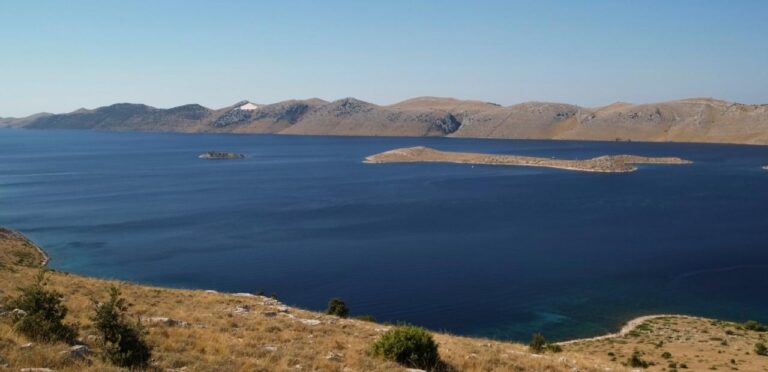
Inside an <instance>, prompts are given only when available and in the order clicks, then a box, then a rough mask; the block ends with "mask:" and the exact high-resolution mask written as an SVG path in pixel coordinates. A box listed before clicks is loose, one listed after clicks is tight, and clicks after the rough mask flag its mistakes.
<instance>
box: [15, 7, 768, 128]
mask: <svg viewBox="0 0 768 372" xmlns="http://www.w3.org/2000/svg"><path fill="white" fill-rule="evenodd" d="M767 68H768V1H765V0H752V1H749V0H741V1H726V0H721V1H717V0H709V1H704V0H700V1H694V0H687V1H686V0H677V1H671V0H659V1H649V0H632V1H630V0H605V1H541V0H537V1H501V0H500V1H446V0H442V1H438V0H434V1H417V0H408V1H405V0H404V1H393V0H387V1H384V0H382V1H378V2H375V3H374V2H373V1H309V0H307V1H191V0H184V1H170V0H166V1H151V0H145V1H117V0H115V1H108V0H107V1H105V0H93V1H78V0H67V1H60V0H59V1H53V0H52V1H34V0H17V1H11V0H2V1H0V116H22V115H27V114H31V113H34V112H39V111H50V112H64V111H71V110H74V109H77V108H79V107H87V108H93V107H96V106H101V105H106V104H111V103H115V102H142V103H147V104H150V105H154V106H158V107H170V106H174V105H180V104H185V103H200V104H203V105H205V106H209V107H221V106H226V105H229V104H232V103H234V102H236V101H239V100H242V99H249V100H252V101H255V102H261V103H270V102H275V101H279V100H284V99H288V98H309V97H320V98H324V99H328V100H333V99H338V98H342V97H347V96H354V97H357V98H360V99H364V100H368V101H372V102H375V103H380V104H388V103H393V102H396V101H399V100H402V99H405V98H410V97H414V96H421V95H434V96H452V97H458V98H472V99H479V100H487V101H493V102H497V103H500V104H505V105H507V104H513V103H518V102H522V101H529V100H540V101H562V102H569V103H576V104H580V105H587V106H597V105H603V104H608V103H611V102H614V101H630V102H651V101H661V100H668V99H675V98H683V97H693V96H711V97H717V98H722V99H727V100H734V101H741V102H745V103H768V69H767Z"/></svg>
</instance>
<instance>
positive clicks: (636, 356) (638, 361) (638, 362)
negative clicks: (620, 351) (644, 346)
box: [627, 351, 650, 368]
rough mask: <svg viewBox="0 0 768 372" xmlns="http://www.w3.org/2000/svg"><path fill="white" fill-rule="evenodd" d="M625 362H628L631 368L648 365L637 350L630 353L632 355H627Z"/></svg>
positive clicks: (646, 366)
mask: <svg viewBox="0 0 768 372" xmlns="http://www.w3.org/2000/svg"><path fill="white" fill-rule="evenodd" d="M627 364H629V366H630V367H632V368H648V366H650V363H648V362H647V361H645V360H643V359H642V358H641V357H640V353H639V352H637V351H635V352H634V353H632V356H631V357H629V361H628V362H627Z"/></svg>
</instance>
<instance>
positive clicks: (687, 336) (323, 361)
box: [0, 229, 768, 371]
mask: <svg viewBox="0 0 768 372" xmlns="http://www.w3.org/2000/svg"><path fill="white" fill-rule="evenodd" d="M45 260H46V257H45V256H44V253H42V251H40V250H38V249H37V248H36V247H35V245H34V244H33V243H31V242H29V241H27V240H26V239H25V238H24V237H23V236H21V235H20V234H16V233H14V232H13V231H10V230H6V229H0V303H1V304H3V306H6V305H5V304H7V303H8V299H9V298H13V297H15V296H17V295H18V287H19V286H26V285H29V284H30V283H32V282H33V281H34V277H35V276H36V275H37V273H38V272H39V270H40V267H39V266H40V264H41V263H43V262H45ZM49 275H50V276H49V284H48V285H47V286H46V287H47V288H50V289H55V290H57V291H59V292H61V293H62V294H63V296H64V297H63V298H64V304H65V305H66V306H67V307H68V309H69V313H68V314H67V318H66V320H67V321H70V322H77V323H79V340H80V341H78V342H75V343H79V344H84V345H87V347H88V349H89V350H90V352H89V353H87V354H86V355H84V357H82V358H80V357H78V358H73V357H72V355H71V353H67V350H69V348H70V345H67V344H64V343H61V342H59V343H50V344H49V343H44V342H33V343H31V341H30V339H28V338H27V337H26V336H24V335H22V334H21V333H20V332H18V331H17V330H16V328H15V326H14V325H13V323H12V321H11V318H10V317H9V316H8V314H10V313H12V312H13V309H9V308H7V307H6V308H0V311H2V312H3V313H5V316H3V317H2V318H0V370H5V369H7V370H16V371H18V370H21V369H23V368H51V369H54V370H57V371H82V370H94V371H109V370H117V368H116V367H113V366H111V365H110V364H109V363H107V362H105V361H103V360H102V359H100V358H99V357H98V355H99V353H100V351H101V350H99V343H98V342H97V338H96V336H95V331H94V326H93V324H92V320H91V319H90V317H91V313H92V312H93V307H92V303H91V299H92V298H96V299H104V298H106V296H107V293H108V290H109V287H111V286H113V285H116V286H119V287H120V288H121V290H122V293H123V296H124V297H125V298H126V299H127V300H128V302H129V303H130V304H131V306H130V310H129V311H130V312H131V314H132V315H134V316H135V317H140V319H142V322H143V323H144V324H145V327H146V329H147V331H148V336H147V340H148V342H149V344H150V345H151V346H152V347H153V348H154V350H153V354H152V359H151V363H150V369H153V370H168V371H170V370H174V371H224V370H226V371H240V370H243V371H273V370H275V371H278V370H322V371H326V370H327V371H391V370H399V369H400V370H402V369H404V367H402V366H400V365H398V364H396V363H394V362H390V361H385V360H383V359H381V358H378V357H374V356H372V355H370V353H369V351H370V349H371V344H372V343H373V342H375V341H376V340H377V339H379V337H381V335H382V334H383V333H384V332H386V331H387V330H388V329H392V328H394V326H392V325H382V324H376V323H373V322H367V321H362V320H352V319H342V318H339V317H335V316H330V315H324V314H320V313H316V312H311V311H305V310H301V309H297V308H291V307H287V306H284V305H282V304H281V303H280V302H278V301H276V300H274V299H270V298H267V297H263V296H258V295H253V294H227V293H217V292H214V291H202V290H179V289H166V288H155V287H149V286H142V285H136V284H129V283H119V282H115V281H109V280H100V279H93V278H87V277H81V276H77V275H71V274H67V273H58V272H54V273H51V274H49ZM434 337H435V340H436V341H437V342H438V344H439V353H440V356H441V358H442V359H443V361H444V362H445V365H444V369H445V370H461V371H465V370H466V371H573V370H578V371H623V370H628V369H630V368H631V367H632V366H631V359H632V358H633V354H634V353H635V352H638V353H639V354H637V355H636V356H635V357H636V359H640V360H642V361H643V362H645V363H648V364H647V367H648V368H649V369H650V370H674V369H673V368H672V367H670V365H671V363H676V365H677V367H675V368H684V367H683V365H685V367H687V368H688V369H689V370H703V369H709V368H711V367H715V368H718V369H737V368H738V369H739V370H743V371H768V367H766V366H768V357H764V356H758V355H755V353H754V352H752V345H753V344H754V343H756V342H758V341H759V340H764V339H765V338H766V333H764V332H763V333H761V332H756V331H750V330H746V329H743V327H739V326H737V325H735V324H732V323H726V322H718V321H712V320H707V319H700V318H686V317H676V316H667V317H663V318H655V319H652V320H649V321H648V322H640V323H639V324H638V326H637V327H630V328H629V330H628V331H627V332H624V333H622V334H619V335H614V336H609V337H605V338H602V339H598V340H584V341H576V342H572V343H566V344H563V345H562V349H563V350H562V351H560V352H554V351H546V352H543V353H542V354H533V353H531V351H530V350H529V348H528V347H527V346H525V345H520V344H516V343H509V342H498V341H492V340H487V339H479V338H467V337H458V336H453V335H449V334H440V333H436V334H434ZM665 352H668V353H671V355H670V356H667V355H666V354H664V353H665Z"/></svg>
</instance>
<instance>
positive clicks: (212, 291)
mask: <svg viewBox="0 0 768 372" xmlns="http://www.w3.org/2000/svg"><path fill="white" fill-rule="evenodd" d="M205 293H219V292H216V291H214V290H213V289H206V290H205Z"/></svg>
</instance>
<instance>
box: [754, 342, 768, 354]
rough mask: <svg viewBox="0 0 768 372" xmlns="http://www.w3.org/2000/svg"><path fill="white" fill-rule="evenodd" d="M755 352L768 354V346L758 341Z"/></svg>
mask: <svg viewBox="0 0 768 372" xmlns="http://www.w3.org/2000/svg"><path fill="white" fill-rule="evenodd" d="M755 354H757V355H765V356H768V347H766V346H765V344H763V343H762V342H758V343H756V344H755Z"/></svg>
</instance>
